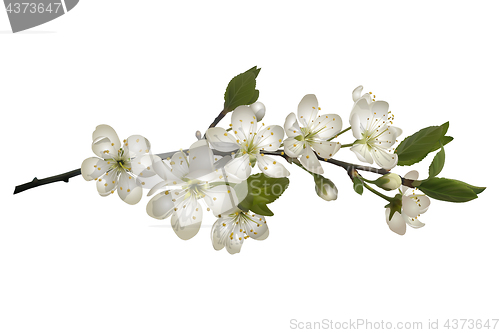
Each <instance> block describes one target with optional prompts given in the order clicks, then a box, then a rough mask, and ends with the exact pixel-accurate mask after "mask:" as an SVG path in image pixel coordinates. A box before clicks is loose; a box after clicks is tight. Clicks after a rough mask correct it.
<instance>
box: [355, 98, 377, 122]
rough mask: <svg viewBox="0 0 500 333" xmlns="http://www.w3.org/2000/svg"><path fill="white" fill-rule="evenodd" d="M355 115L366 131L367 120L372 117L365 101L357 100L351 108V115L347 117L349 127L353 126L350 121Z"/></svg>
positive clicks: (362, 99)
mask: <svg viewBox="0 0 500 333" xmlns="http://www.w3.org/2000/svg"><path fill="white" fill-rule="evenodd" d="M355 114H357V115H358V117H359V121H360V124H361V126H362V127H363V128H365V129H366V123H367V121H368V118H370V117H372V116H373V113H372V112H371V110H370V106H369V105H368V102H367V101H366V99H364V98H361V99H359V100H358V101H357V102H356V103H355V104H354V106H353V107H352V110H351V114H350V116H349V123H350V124H351V126H353V124H352V123H351V120H352V117H353V116H354V115H355Z"/></svg>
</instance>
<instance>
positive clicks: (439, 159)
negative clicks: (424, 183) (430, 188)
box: [429, 145, 445, 178]
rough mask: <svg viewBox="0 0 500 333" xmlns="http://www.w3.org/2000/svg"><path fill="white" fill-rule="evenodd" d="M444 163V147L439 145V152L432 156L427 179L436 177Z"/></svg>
mask: <svg viewBox="0 0 500 333" xmlns="http://www.w3.org/2000/svg"><path fill="white" fill-rule="evenodd" d="M444 161H445V153H444V147H443V145H441V150H440V151H439V152H438V153H437V154H436V156H434V159H433V160H432V163H431V165H430V166H429V178H432V177H436V176H437V175H439V173H440V172H441V170H443V167H444Z"/></svg>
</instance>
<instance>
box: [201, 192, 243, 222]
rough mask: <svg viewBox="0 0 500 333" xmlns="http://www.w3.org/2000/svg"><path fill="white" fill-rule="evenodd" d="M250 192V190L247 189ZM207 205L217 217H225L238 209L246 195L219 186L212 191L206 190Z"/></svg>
mask: <svg viewBox="0 0 500 333" xmlns="http://www.w3.org/2000/svg"><path fill="white" fill-rule="evenodd" d="M246 191H248V189H246ZM203 194H204V195H205V197H204V198H203V199H204V200H205V203H206V204H207V206H208V207H209V208H210V209H211V210H212V212H213V214H214V215H215V216H218V215H224V214H226V213H227V212H230V211H231V210H234V209H235V208H237V207H238V204H239V203H240V202H239V199H238V197H240V198H244V197H245V195H244V193H237V190H235V189H234V188H232V187H231V186H228V185H218V186H215V187H213V188H211V189H208V190H204V191H203Z"/></svg>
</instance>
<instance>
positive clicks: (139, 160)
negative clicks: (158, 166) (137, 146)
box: [130, 154, 160, 178]
mask: <svg viewBox="0 0 500 333" xmlns="http://www.w3.org/2000/svg"><path fill="white" fill-rule="evenodd" d="M155 157H156V159H160V158H159V157H158V156H156V155H150V154H146V155H138V156H137V157H135V158H134V159H133V160H132V161H131V163H130V164H131V167H132V173H133V174H134V175H137V176H141V177H143V178H149V177H153V176H155V175H156V172H155V170H154V167H153V161H155Z"/></svg>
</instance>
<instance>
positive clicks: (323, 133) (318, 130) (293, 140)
mask: <svg viewBox="0 0 500 333" xmlns="http://www.w3.org/2000/svg"><path fill="white" fill-rule="evenodd" d="M319 111H321V108H320V107H318V100H317V98H316V96H315V95H312V94H310V95H305V96H304V98H302V100H301V101H300V103H299V106H298V110H297V115H298V118H299V121H300V124H299V122H297V117H296V116H295V114H294V113H293V112H292V113H290V114H289V115H288V117H287V118H286V120H285V126H284V127H285V131H286V135H287V136H288V138H287V139H286V140H285V141H284V142H283V146H284V149H285V153H286V154H287V155H288V156H290V157H300V158H299V159H300V162H301V163H302V165H303V166H304V167H305V168H306V169H307V170H309V171H311V172H314V173H317V174H322V173H323V167H322V166H321V163H320V162H319V161H318V158H317V157H316V154H315V152H316V153H318V156H320V157H321V158H324V159H328V158H331V157H332V156H333V155H335V153H337V151H339V149H340V147H341V144H340V142H330V141H328V140H329V139H331V138H333V137H335V135H336V134H337V133H339V132H340V130H341V129H342V119H341V118H340V116H339V115H337V114H324V115H321V116H319V115H318V112H319Z"/></svg>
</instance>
